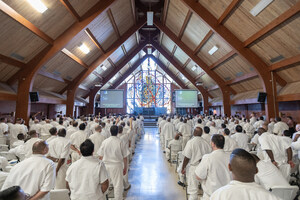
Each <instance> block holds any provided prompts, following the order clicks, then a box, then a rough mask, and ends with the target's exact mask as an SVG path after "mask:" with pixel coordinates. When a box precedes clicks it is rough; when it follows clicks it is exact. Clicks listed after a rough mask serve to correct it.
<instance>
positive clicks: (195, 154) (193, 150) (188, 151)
mask: <svg viewBox="0 0 300 200" xmlns="http://www.w3.org/2000/svg"><path fill="white" fill-rule="evenodd" d="M210 152H211V147H210V145H209V144H208V143H207V142H206V141H205V140H204V139H203V138H202V137H199V136H196V137H193V138H192V139H190V140H189V141H188V142H187V143H186V146H185V148H184V150H183V152H182V155H183V156H185V157H187V158H189V159H190V162H189V163H190V165H197V164H198V163H199V161H200V160H201V159H202V156H203V155H205V154H207V153H210Z"/></svg>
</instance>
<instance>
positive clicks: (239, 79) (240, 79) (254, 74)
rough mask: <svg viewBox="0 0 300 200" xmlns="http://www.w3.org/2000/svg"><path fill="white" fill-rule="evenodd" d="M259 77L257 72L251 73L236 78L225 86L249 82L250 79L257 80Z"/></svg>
mask: <svg viewBox="0 0 300 200" xmlns="http://www.w3.org/2000/svg"><path fill="white" fill-rule="evenodd" d="M257 76H258V74H257V73H256V72H250V73H248V74H245V75H244V76H240V77H237V78H234V79H232V80H229V81H226V83H225V84H226V85H233V84H236V83H239V82H242V81H247V80H249V79H252V78H256V77H257Z"/></svg>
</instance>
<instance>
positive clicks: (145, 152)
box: [126, 128, 185, 200]
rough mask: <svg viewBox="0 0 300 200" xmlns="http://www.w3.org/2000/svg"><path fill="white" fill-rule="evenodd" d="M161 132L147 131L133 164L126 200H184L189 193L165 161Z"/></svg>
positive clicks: (136, 151) (154, 129)
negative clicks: (160, 142)
mask: <svg viewBox="0 0 300 200" xmlns="http://www.w3.org/2000/svg"><path fill="white" fill-rule="evenodd" d="M164 156H165V154H163V152H162V149H161V147H160V144H159V135H158V134H157V128H145V135H144V136H143V137H142V139H141V140H140V141H139V142H138V143H137V145H136V150H135V155H134V157H133V159H132V162H131V164H130V171H129V182H130V183H131V189H130V190H129V191H128V193H127V195H126V200H150V199H151V200H184V199H185V190H183V188H182V187H180V186H178V185H177V181H178V178H177V175H176V174H175V172H174V168H171V167H170V165H169V163H168V162H167V161H166V158H165V157H164Z"/></svg>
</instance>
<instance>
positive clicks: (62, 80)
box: [38, 69, 71, 84]
mask: <svg viewBox="0 0 300 200" xmlns="http://www.w3.org/2000/svg"><path fill="white" fill-rule="evenodd" d="M38 73H39V75H41V76H44V77H47V78H50V79H53V80H56V81H59V82H62V83H66V84H69V83H70V82H71V81H69V80H66V79H63V78H62V77H60V76H56V75H54V74H52V73H50V72H47V71H45V70H42V69H41V70H39V72H38Z"/></svg>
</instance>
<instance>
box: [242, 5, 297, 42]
mask: <svg viewBox="0 0 300 200" xmlns="http://www.w3.org/2000/svg"><path fill="white" fill-rule="evenodd" d="M299 11H300V2H297V3H296V4H295V5H294V6H293V7H291V8H290V9H288V10H287V11H285V12H284V13H283V14H281V15H280V16H279V17H277V18H276V19H274V20H273V21H272V22H271V23H269V24H268V25H266V26H265V27H264V28H262V29H261V30H259V31H258V32H257V33H255V34H253V35H252V36H250V37H249V38H248V39H247V40H245V41H244V47H247V46H249V45H251V44H252V43H254V42H255V41H257V40H258V39H260V38H262V37H263V36H265V35H266V34H267V33H269V32H270V31H272V30H274V29H275V28H277V27H278V26H279V25H280V24H282V23H284V22H285V21H287V20H288V19H290V18H291V17H293V16H294V15H296V14H297V13H298V12H299Z"/></svg>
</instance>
